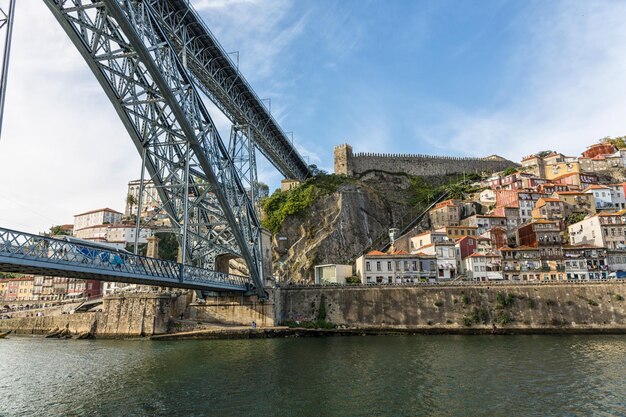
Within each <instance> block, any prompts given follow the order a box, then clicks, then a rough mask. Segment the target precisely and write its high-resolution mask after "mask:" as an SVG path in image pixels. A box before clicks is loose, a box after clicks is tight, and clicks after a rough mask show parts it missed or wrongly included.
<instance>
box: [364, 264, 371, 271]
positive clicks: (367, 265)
mask: <svg viewBox="0 0 626 417" xmlns="http://www.w3.org/2000/svg"><path fill="white" fill-rule="evenodd" d="M365 270H366V271H371V270H372V268H371V267H370V263H369V262H365Z"/></svg>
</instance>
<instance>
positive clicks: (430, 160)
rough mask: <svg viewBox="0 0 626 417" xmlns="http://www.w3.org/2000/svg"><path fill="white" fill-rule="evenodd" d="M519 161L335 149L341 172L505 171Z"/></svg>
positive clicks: (431, 173) (435, 173) (432, 173)
mask: <svg viewBox="0 0 626 417" xmlns="http://www.w3.org/2000/svg"><path fill="white" fill-rule="evenodd" d="M517 166H518V164H516V163H514V162H512V161H509V160H507V159H504V158H502V157H500V156H497V155H492V156H488V157H484V158H472V157H454V156H435V155H422V154H387V153H354V152H353V151H352V147H351V146H350V145H347V144H344V145H339V146H336V147H335V149H334V171H335V174H338V175H347V176H349V177H353V176H359V175H361V174H364V173H366V172H368V171H384V172H390V173H398V174H409V175H418V176H439V175H449V174H460V173H481V172H497V171H503V170H505V169H507V168H510V167H517Z"/></svg>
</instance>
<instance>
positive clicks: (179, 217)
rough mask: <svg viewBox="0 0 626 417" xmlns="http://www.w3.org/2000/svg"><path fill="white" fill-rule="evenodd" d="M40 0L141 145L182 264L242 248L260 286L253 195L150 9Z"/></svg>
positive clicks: (107, 1)
mask: <svg viewBox="0 0 626 417" xmlns="http://www.w3.org/2000/svg"><path fill="white" fill-rule="evenodd" d="M44 1H45V3H46V4H47V5H48V7H49V8H50V10H51V11H52V12H53V14H54V15H55V17H56V18H57V20H58V21H59V23H60V24H61V26H62V27H63V28H64V29H65V31H66V33H67V34H68V36H69V37H70V39H71V40H72V41H73V43H74V45H75V46H76V47H77V49H78V50H79V51H80V52H81V54H82V55H83V58H84V59H85V60H86V62H87V63H88V65H89V67H90V68H91V70H92V71H93V73H94V74H95V76H96V78H97V79H98V81H99V82H100V84H101V86H102V87H103V89H104V90H105V92H106V93H107V95H108V97H109V99H110V100H111V102H112V103H113V106H114V107H115V109H116V111H117V113H118V115H119V116H120V118H121V120H122V122H123V123H124V125H125V127H126V129H127V130H128V132H129V134H130V136H131V138H132V139H133V142H134V143H135V146H136V147H137V149H138V151H139V152H140V154H143V152H144V151H145V152H146V169H147V171H148V173H149V175H150V179H151V180H152V181H153V182H154V183H155V187H156V188H157V190H158V193H159V196H160V198H161V200H162V202H163V207H164V209H165V211H166V213H167V214H168V216H169V218H170V221H171V223H172V226H173V227H175V228H183V227H184V228H185V231H186V232H187V239H186V241H181V244H183V245H185V252H186V253H187V254H189V255H188V256H187V260H188V261H189V267H202V268H204V269H215V259H216V257H217V256H219V255H222V254H232V255H234V256H239V257H242V258H243V259H244V261H245V262H246V264H247V266H248V269H249V273H250V277H251V281H252V284H253V287H254V288H255V291H256V292H257V294H259V295H260V296H263V295H264V293H263V280H262V277H261V269H260V259H261V253H260V251H259V250H258V249H257V248H258V244H259V243H258V239H259V237H257V236H258V233H256V232H255V231H257V230H258V228H259V227H260V226H259V223H258V220H257V216H256V213H255V210H254V205H253V203H252V202H251V201H250V199H249V198H248V195H247V190H246V189H245V188H244V185H243V183H242V181H241V178H240V177H239V174H238V171H237V169H236V167H235V166H234V162H233V160H232V158H231V156H230V155H229V153H228V150H227V148H226V147H225V146H224V144H223V143H222V141H221V139H220V137H219V133H218V132H217V129H216V128H215V125H214V124H213V121H212V120H211V118H210V116H209V114H208V112H207V110H206V108H205V107H204V104H203V103H202V100H201V98H200V96H199V94H198V92H197V91H196V89H195V86H194V82H193V80H192V79H191V78H190V77H189V74H188V71H187V70H186V69H185V65H184V64H183V63H182V62H181V59H180V57H179V55H178V54H177V52H176V51H175V50H174V49H173V47H172V42H173V41H172V40H171V39H170V38H168V37H167V36H166V35H165V33H164V32H163V30H162V27H161V25H160V23H159V22H158V21H157V20H156V19H155V16H154V15H153V10H152V9H151V8H150V7H146V6H147V3H146V2H145V1H122V0H103V1H101V2H97V3H93V2H89V1H87V0H72V1H64V0H44ZM187 152H189V153H190V157H189V166H188V169H189V176H187V175H186V174H185V172H186V157H185V155H186V153H187ZM185 216H189V220H188V222H185Z"/></svg>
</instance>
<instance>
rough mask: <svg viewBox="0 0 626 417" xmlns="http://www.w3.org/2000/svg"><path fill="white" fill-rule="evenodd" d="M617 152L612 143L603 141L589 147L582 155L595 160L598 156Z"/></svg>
mask: <svg viewBox="0 0 626 417" xmlns="http://www.w3.org/2000/svg"><path fill="white" fill-rule="evenodd" d="M616 151H617V148H616V147H615V146H614V145H613V144H612V143H610V142H607V141H602V142H599V143H594V144H593V145H589V146H587V149H586V150H585V151H584V152H582V153H581V155H582V157H583V158H593V157H595V156H598V155H611V154H613V153H615V152H616Z"/></svg>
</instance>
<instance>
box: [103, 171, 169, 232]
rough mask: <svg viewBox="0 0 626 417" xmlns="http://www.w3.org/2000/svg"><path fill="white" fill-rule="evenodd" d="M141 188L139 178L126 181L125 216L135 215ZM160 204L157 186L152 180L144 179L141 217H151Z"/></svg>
mask: <svg viewBox="0 0 626 417" xmlns="http://www.w3.org/2000/svg"><path fill="white" fill-rule="evenodd" d="M141 190H142V187H141V180H134V181H129V182H128V192H127V193H126V207H125V209H124V214H125V215H126V216H127V217H135V216H137V209H138V208H139V192H140V191H141ZM160 205H161V199H160V197H159V192H158V190H157V188H156V187H155V186H154V182H153V181H152V180H148V181H146V180H144V187H143V191H142V192H141V218H142V219H144V218H147V217H152V216H153V215H154V214H155V209H157V208H158V207H159V206H160ZM118 221H119V220H118ZM114 223H115V222H114Z"/></svg>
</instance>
